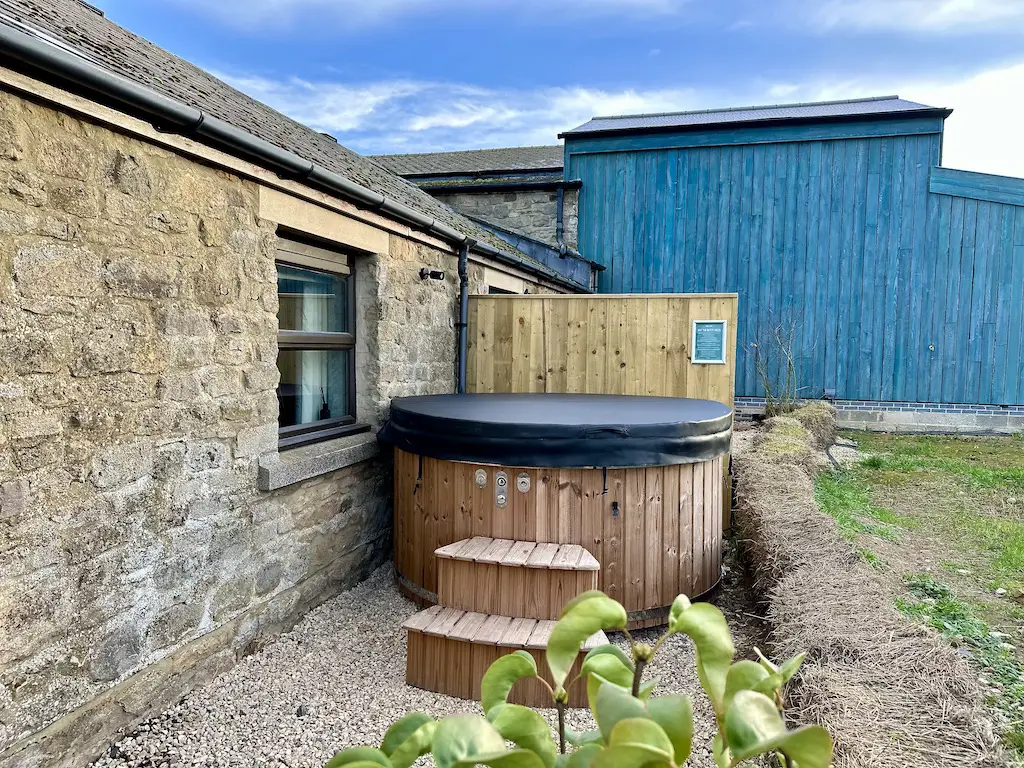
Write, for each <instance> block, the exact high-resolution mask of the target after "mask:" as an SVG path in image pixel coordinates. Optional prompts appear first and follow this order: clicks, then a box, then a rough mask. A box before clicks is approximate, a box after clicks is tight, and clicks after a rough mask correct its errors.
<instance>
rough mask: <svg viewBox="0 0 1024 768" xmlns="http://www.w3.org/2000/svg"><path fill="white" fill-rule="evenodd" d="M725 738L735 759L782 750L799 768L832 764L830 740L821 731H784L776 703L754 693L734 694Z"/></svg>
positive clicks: (809, 728) (823, 767)
mask: <svg viewBox="0 0 1024 768" xmlns="http://www.w3.org/2000/svg"><path fill="white" fill-rule="evenodd" d="M725 735H726V739H727V740H728V742H729V748H730V750H731V752H732V755H733V758H734V760H748V759H750V758H751V757H755V756H756V755H760V754H764V753H765V752H771V751H775V750H781V751H782V752H783V753H785V754H786V756H788V757H789V758H790V760H792V761H794V762H796V763H797V765H799V766H800V768H828V766H829V764H830V763H831V762H832V737H831V736H829V735H828V732H827V731H826V730H825V729H824V728H820V727H818V726H816V725H808V726H804V727H802V728H798V729H797V730H795V731H787V730H786V724H785V723H784V722H783V721H782V715H781V714H779V711H778V709H776V708H775V703H774V702H773V701H772V700H771V699H769V698H768V697H767V696H765V695H764V694H761V693H756V692H754V691H738V692H737V693H736V696H735V697H734V699H733V705H732V708H731V709H730V710H729V712H728V713H727V714H726V716H725Z"/></svg>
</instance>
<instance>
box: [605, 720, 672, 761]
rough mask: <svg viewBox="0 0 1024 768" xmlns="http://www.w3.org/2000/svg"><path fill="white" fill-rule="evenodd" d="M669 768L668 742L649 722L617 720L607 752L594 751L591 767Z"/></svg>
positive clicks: (662, 733) (651, 721) (669, 745)
mask: <svg viewBox="0 0 1024 768" xmlns="http://www.w3.org/2000/svg"><path fill="white" fill-rule="evenodd" d="M668 765H672V742H671V741H669V738H668V736H667V735H666V734H665V732H664V731H663V730H662V729H661V726H659V725H658V724H657V723H655V722H654V721H653V720H648V719H647V718H644V717H638V718H627V719H626V720H620V721H619V722H618V723H617V724H616V725H615V728H614V729H613V730H612V736H611V741H610V743H609V746H608V748H607V749H604V750H602V751H601V752H598V753H597V754H596V755H595V756H594V760H593V762H592V763H591V766H592V768H649V767H650V766H668Z"/></svg>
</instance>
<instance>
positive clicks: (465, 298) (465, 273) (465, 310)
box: [455, 239, 473, 395]
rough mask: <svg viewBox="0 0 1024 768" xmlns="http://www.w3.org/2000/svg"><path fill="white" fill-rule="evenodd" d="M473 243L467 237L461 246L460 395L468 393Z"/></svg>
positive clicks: (457, 325)
mask: <svg viewBox="0 0 1024 768" xmlns="http://www.w3.org/2000/svg"><path fill="white" fill-rule="evenodd" d="M472 245H473V241H472V240H468V239H467V240H466V241H465V242H464V243H463V244H462V245H461V246H460V247H459V321H458V323H457V324H456V327H457V328H458V337H459V338H458V341H459V351H458V364H457V366H458V375H457V380H456V389H455V391H456V392H457V393H458V394H460V395H464V394H466V355H467V352H468V350H467V347H468V344H467V338H466V335H467V334H466V328H467V326H468V325H469V249H470V248H471V247H472Z"/></svg>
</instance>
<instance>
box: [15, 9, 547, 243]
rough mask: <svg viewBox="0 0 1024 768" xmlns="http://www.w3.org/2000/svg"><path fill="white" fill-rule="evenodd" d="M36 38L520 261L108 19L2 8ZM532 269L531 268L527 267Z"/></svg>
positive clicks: (395, 180) (360, 160)
mask: <svg viewBox="0 0 1024 768" xmlns="http://www.w3.org/2000/svg"><path fill="white" fill-rule="evenodd" d="M3 17H6V18H7V19H8V20H12V21H14V22H15V23H16V24H18V25H20V26H22V27H24V28H28V29H32V30H35V31H37V32H41V33H42V35H40V37H42V38H43V39H46V40H49V41H50V42H52V43H54V44H57V45H60V46H61V47H63V48H65V50H70V51H73V52H75V53H78V54H79V55H81V56H83V57H84V58H86V59H88V60H89V61H91V62H92V63H94V64H97V65H99V66H101V67H103V68H104V69H107V70H109V71H111V72H113V73H115V74H118V75H121V76H122V77H125V78H127V79H129V80H132V81H134V82H136V83H139V84H141V85H143V86H146V87H147V88H151V89H152V90H154V91H157V92H159V93H162V94H164V95H165V96H168V97H170V98H172V99H175V100H177V101H180V102H183V103H185V104H188V105H189V106H192V107H194V108H196V109H200V110H202V111H203V112H206V113H207V114H210V115H213V116H215V117H218V118H220V119H221V120H224V121H225V122H227V123H230V124H231V125H234V126H235V127H237V128H239V129H241V130H243V131H245V132H246V133H249V134H252V135H254V136H258V137H259V138H261V139H264V140H266V141H269V142H271V143H272V144H276V145H277V146H279V147H282V148H283V149H287V150H289V151H291V152H294V153H295V154H297V155H300V156H301V157H303V158H305V159H307V160H310V161H312V162H314V163H317V164H318V165H321V166H323V167H324V168H327V169H328V170H331V171H334V172H335V173H339V174H341V175H343V176H346V177H347V178H349V179H351V180H352V181H354V182H356V183H358V184H361V185H363V186H364V187H367V188H368V189H371V190H373V191H375V192H379V193H380V194H383V195H386V196H387V197H389V198H391V199H393V200H395V201H396V202H399V203H402V204H404V205H406V206H408V207H410V208H413V209H415V210H417V211H420V212H421V213H423V214H425V215H428V216H431V217H432V218H434V219H436V220H437V221H439V222H442V223H444V224H447V225H448V226H450V227H452V228H453V229H456V230H458V231H459V232H461V233H463V234H465V235H469V236H470V237H473V238H475V239H476V240H478V241H479V242H483V243H488V244H490V245H492V246H494V247H496V248H498V249H500V250H502V251H505V252H507V253H513V254H515V255H517V256H520V257H522V256H523V254H521V253H519V252H518V251H515V250H514V249H512V248H511V247H510V246H508V244H507V243H505V242H504V241H502V240H501V239H500V238H498V237H496V236H495V235H494V234H493V233H491V232H488V231H487V230H485V229H483V228H482V227H480V226H478V225H477V224H476V223H474V222H472V221H470V220H469V219H467V218H465V217H464V216H462V215H461V214H459V213H457V212H456V211H454V210H453V209H452V208H450V207H449V206H447V205H445V204H444V203H442V202H440V201H439V200H435V199H434V198H433V197H431V196H430V195H428V194H427V193H426V192H424V191H422V190H421V189H419V188H418V187H416V186H415V185H413V184H410V183H409V182H407V181H405V180H404V179H401V178H399V177H398V176H396V175H394V174H392V173H391V172H389V171H387V170H385V169H384V168H382V167H381V166H380V165H378V164H376V163H374V162H373V161H371V160H369V159H368V158H365V157H363V156H361V155H358V154H356V153H355V152H352V151H351V150H349V149H347V148H345V147H344V146H342V145H341V144H339V143H338V142H337V141H336V140H335V139H334V138H331V137H329V136H325V135H323V134H321V133H320V132H319V131H316V130H314V129H312V128H309V127H307V126H305V125H302V124H301V123H299V122H297V121H295V120H292V119H291V118H289V117H287V116H286V115H283V114H281V113H280V112H278V111H277V110H275V109H272V108H271V107H269V106H267V105H265V104H263V103H261V102H259V101H257V100H255V99H253V98H251V97H250V96H247V95H246V94H244V93H242V92H241V91H239V90H236V89H235V88H232V87H231V86H230V85H228V84H227V83H225V82H224V81H222V80H219V79H218V78H216V77H214V76H213V75H211V74H210V73H209V72H205V71H204V70H202V69H200V68H199V67H197V66H195V65H194V64H191V63H189V62H187V61H185V60H184V59H181V58H179V57H177V56H174V55H173V54H171V53H169V52H167V51H165V50H164V49H162V48H160V47H159V46H157V45H155V44H153V43H151V42H150V41H148V40H145V39H144V38H141V37H139V36H138V35H135V34H132V33H131V32H129V31H128V30H126V29H124V28H123V27H120V26H118V25H117V24H115V23H114V22H112V21H110V20H109V19H107V18H105V17H104V16H103V15H102V14H100V13H98V12H97V11H96V10H94V9H92V8H90V7H89V6H87V5H86V4H84V3H81V2H79V0H0V20H2V19H3ZM531 261H532V260H531Z"/></svg>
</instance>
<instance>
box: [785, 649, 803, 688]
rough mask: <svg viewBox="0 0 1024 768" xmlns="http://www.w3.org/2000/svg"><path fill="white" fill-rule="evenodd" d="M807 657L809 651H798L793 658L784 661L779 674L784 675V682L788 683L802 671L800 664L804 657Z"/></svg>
mask: <svg viewBox="0 0 1024 768" xmlns="http://www.w3.org/2000/svg"><path fill="white" fill-rule="evenodd" d="M806 658H807V653H806V652H805V653H798V654H797V655H796V656H794V657H793V658H791V659H787V660H786V661H785V662H783V664H782V666H781V667H779V675H780V676H781V677H782V682H783V684H785V683H788V682H789V681H790V680H792V679H793V677H794V676H795V675H796V673H797V672H799V671H800V665H801V664H803V663H804V659H806Z"/></svg>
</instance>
